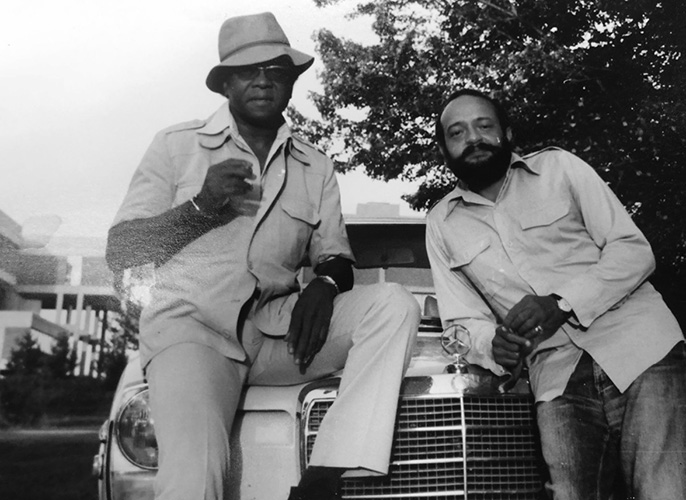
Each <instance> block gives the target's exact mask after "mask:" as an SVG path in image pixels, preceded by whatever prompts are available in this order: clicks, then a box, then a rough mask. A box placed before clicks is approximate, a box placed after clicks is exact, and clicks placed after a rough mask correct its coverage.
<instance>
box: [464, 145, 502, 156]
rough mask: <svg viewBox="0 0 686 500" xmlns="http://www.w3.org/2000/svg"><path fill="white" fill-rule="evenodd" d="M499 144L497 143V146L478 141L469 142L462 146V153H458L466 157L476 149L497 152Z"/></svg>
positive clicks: (499, 147)
mask: <svg viewBox="0 0 686 500" xmlns="http://www.w3.org/2000/svg"><path fill="white" fill-rule="evenodd" d="M500 149H501V145H500V144H498V145H497V146H495V145H493V144H486V143H479V144H470V145H468V146H467V147H465V148H464V151H462V154H461V155H460V156H461V157H462V158H466V157H467V156H469V155H470V154H472V153H476V152H477V151H488V152H490V153H497V152H498V151H500Z"/></svg>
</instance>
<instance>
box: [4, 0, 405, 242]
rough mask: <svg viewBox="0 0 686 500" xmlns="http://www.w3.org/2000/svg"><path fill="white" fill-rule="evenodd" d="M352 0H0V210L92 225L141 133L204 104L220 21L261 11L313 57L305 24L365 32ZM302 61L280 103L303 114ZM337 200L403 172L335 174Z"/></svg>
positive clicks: (42, 224) (74, 232)
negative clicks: (380, 176)
mask: <svg viewBox="0 0 686 500" xmlns="http://www.w3.org/2000/svg"><path fill="white" fill-rule="evenodd" d="M352 5H354V2H352V1H348V0H342V1H341V2H340V3H339V4H338V5H335V6H333V7H327V8H326V9H319V8H317V7H316V6H315V5H314V3H313V2H312V0H248V1H243V0H241V1H236V0H234V1H231V0H223V1H220V0H119V1H117V2H111V1H110V2H106V1H104V0H59V1H57V2H56V1H54V0H29V1H26V0H3V2H2V7H0V63H1V66H2V67H1V69H0V159H1V160H0V161H1V163H0V210H2V211H3V212H5V214H7V215H8V216H10V217H11V218H12V219H14V220H15V221H16V222H17V223H19V224H22V225H25V226H26V228H27V231H29V229H30V231H33V232H34V233H36V232H38V233H40V232H46V233H51V232H52V231H54V236H55V237H56V238H59V237H71V236H95V237H102V238H104V237H105V236H106V234H107V229H108V228H109V225H110V223H111V221H112V219H113V218H114V215H115V213H116V211H117V209H118V207H119V204H120V203H121V200H122V198H123V197H124V194H125V192H126V189H127V186H128V184H129V181H130V179H131V176H132V174H133V172H134V170H135V168H136V166H137V165H138V162H139V161H140V159H141V157H142V155H143V153H144V152H145V150H146V149H147V147H148V145H149V144H150V141H151V140H152V138H153V136H154V134H155V133H156V132H157V131H158V130H160V129H162V128H165V127H167V126H169V125H172V124H175V123H178V122H182V121H186V120H190V119H195V118H205V117H207V116H209V115H210V114H212V113H213V112H214V111H215V110H216V109H217V108H218V107H219V106H220V105H221V104H222V103H223V102H225V101H224V99H223V98H222V97H221V96H219V95H217V94H214V93H212V92H211V91H209V90H208V89H207V87H205V78H206V76H207V73H208V71H209V70H210V68H212V67H213V66H214V65H215V64H217V62H218V53H217V35H218V32H219V27H220V26H221V23H222V22H223V21H224V20H225V19H226V18H228V17H232V16H234V15H244V14H253V13H258V12H264V11H271V12H273V13H274V14H275V15H276V17H277V19H278V21H279V23H280V24H281V26H282V27H283V29H284V31H285V32H286V34H287V36H288V38H289V40H290V42H291V45H292V46H293V47H295V48H297V49H299V50H301V51H303V52H306V53H309V54H311V55H314V56H315V58H316V57H317V54H316V51H315V43H314V41H313V39H312V35H313V33H314V32H315V31H316V30H317V29H320V28H323V27H326V28H328V29H330V30H332V31H333V32H334V33H335V34H337V35H339V36H345V37H346V38H352V39H354V40H357V41H360V42H363V43H365V42H371V41H373V40H374V38H373V37H374V35H373V33H372V32H371V30H370V28H369V20H368V19H358V20H353V21H350V20H348V19H346V14H347V13H349V12H350V11H351V8H352ZM320 69H321V64H320V63H319V61H318V60H315V64H314V66H313V68H312V69H310V70H309V71H307V72H306V73H305V74H304V75H303V76H302V77H301V78H300V79H299V80H298V82H297V83H296V87H295V89H294V95H293V99H292V101H291V102H292V104H293V105H295V107H296V108H297V109H298V110H299V111H300V112H302V113H304V114H305V115H308V116H311V117H316V116H317V115H316V111H315V108H314V106H313V105H312V103H311V102H310V101H309V100H308V98H307V94H308V91H310V90H315V91H320V90H321V85H320V83H319V80H318V78H317V72H318V71H319V70H320ZM339 184H340V186H341V197H342V204H343V212H344V213H354V212H355V208H356V205H357V204H358V203H365V202H370V201H374V202H387V203H397V204H399V205H400V213H401V215H415V216H416V215H419V214H417V213H416V212H413V211H412V210H411V209H410V208H409V207H408V206H407V204H406V203H405V202H404V201H402V200H401V198H400V196H401V195H402V194H405V193H411V192H413V191H414V189H415V186H416V185H413V184H408V183H402V182H399V181H394V182H390V183H384V182H381V181H372V180H370V179H368V178H366V177H365V176H364V175H363V174H362V173H360V172H356V173H354V174H346V175H344V176H339Z"/></svg>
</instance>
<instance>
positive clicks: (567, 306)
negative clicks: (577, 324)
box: [550, 293, 572, 316]
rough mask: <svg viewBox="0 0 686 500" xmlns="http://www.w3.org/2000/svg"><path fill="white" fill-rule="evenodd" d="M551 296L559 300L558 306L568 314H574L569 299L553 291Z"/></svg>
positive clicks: (556, 300)
mask: <svg viewBox="0 0 686 500" xmlns="http://www.w3.org/2000/svg"><path fill="white" fill-rule="evenodd" d="M550 296H551V297H552V298H554V299H555V302H557V308H558V309H559V310H560V311H562V312H563V313H565V314H566V315H567V316H569V315H571V314H572V305H571V304H570V303H569V302H567V300H566V299H565V298H564V297H560V296H559V295H557V294H555V293H551V294H550Z"/></svg>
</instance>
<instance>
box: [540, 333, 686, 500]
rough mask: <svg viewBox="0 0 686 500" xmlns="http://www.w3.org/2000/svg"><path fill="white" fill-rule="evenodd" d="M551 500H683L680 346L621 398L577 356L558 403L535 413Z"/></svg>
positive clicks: (685, 352)
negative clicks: (618, 493)
mask: <svg viewBox="0 0 686 500" xmlns="http://www.w3.org/2000/svg"><path fill="white" fill-rule="evenodd" d="M536 411H537V418H538V426H539V430H540V434H541V444H542V449H543V457H544V459H545V461H546V464H547V465H548V470H549V474H550V482H549V483H548V484H547V485H546V486H547V489H548V492H549V494H551V496H552V498H554V499H555V500H600V499H609V498H611V495H612V492H613V487H614V485H615V484H616V483H617V481H621V483H622V484H623V485H624V488H625V490H626V494H627V495H628V498H630V499H636V500H685V499H686V345H685V344H684V342H680V343H678V344H677V345H676V346H675V347H674V348H673V349H672V351H671V352H670V353H669V354H667V356H665V357H664V358H663V359H662V360H661V361H660V362H658V363H656V364H654V365H653V366H652V367H650V368H649V369H648V370H646V371H645V372H644V373H643V374H642V375H641V376H640V377H639V378H638V379H636V380H635V381H634V382H633V384H631V386H630V387H629V388H628V389H627V390H626V391H625V392H624V393H623V394H622V393H620V392H619V391H618V390H617V388H616V387H615V386H614V384H613V383H612V382H611V381H610V379H609V378H608V376H607V375H606V374H605V372H604V371H603V370H602V369H601V368H600V367H599V366H598V365H597V364H596V363H595V361H593V359H592V358H591V356H589V355H588V354H587V353H584V355H583V356H582V358H581V360H580V361H579V364H578V366H577V367H576V369H575V371H574V373H573V374H572V377H571V378H570V380H569V382H568V384H567V387H566V388H565V392H564V394H563V395H562V396H560V397H558V398H555V399H554V400H552V401H548V402H544V403H539V404H538V405H537V407H536Z"/></svg>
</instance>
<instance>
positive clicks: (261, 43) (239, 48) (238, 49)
mask: <svg viewBox="0 0 686 500" xmlns="http://www.w3.org/2000/svg"><path fill="white" fill-rule="evenodd" d="M261 45H282V46H285V47H289V48H290V44H288V43H286V42H265V41H256V42H251V43H246V44H244V45H241V46H240V47H238V48H236V49H234V50H232V51H231V52H229V53H228V54H226V55H225V56H224V57H222V59H221V62H224V61H226V60H227V59H228V58H229V57H231V56H233V55H235V54H237V53H238V52H241V51H243V50H246V49H249V48H251V47H257V46H261Z"/></svg>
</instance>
